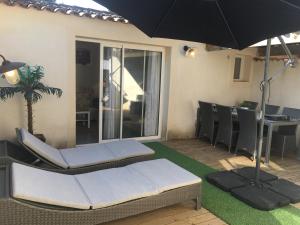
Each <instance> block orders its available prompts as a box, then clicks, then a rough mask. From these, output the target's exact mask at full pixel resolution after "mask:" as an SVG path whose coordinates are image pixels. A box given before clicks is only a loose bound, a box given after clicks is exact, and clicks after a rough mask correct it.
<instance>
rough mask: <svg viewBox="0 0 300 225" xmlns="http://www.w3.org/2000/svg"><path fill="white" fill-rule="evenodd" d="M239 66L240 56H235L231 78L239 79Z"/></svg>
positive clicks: (240, 64) (240, 65)
mask: <svg viewBox="0 0 300 225" xmlns="http://www.w3.org/2000/svg"><path fill="white" fill-rule="evenodd" d="M241 67H242V58H241V57H235V59H234V71H233V79H234V80H240V79H241Z"/></svg>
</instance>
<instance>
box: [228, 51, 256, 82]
mask: <svg viewBox="0 0 300 225" xmlns="http://www.w3.org/2000/svg"><path fill="white" fill-rule="evenodd" d="M251 66H252V58H251V57H250V56H243V55H237V56H234V58H233V66H232V68H233V69H232V74H233V81H235V82H248V81H249V78H250V73H251Z"/></svg>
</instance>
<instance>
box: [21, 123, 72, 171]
mask: <svg viewBox="0 0 300 225" xmlns="http://www.w3.org/2000/svg"><path fill="white" fill-rule="evenodd" d="M21 135H22V141H23V143H24V144H25V145H26V146H27V147H29V148H30V149H32V150H33V151H34V152H35V153H37V154H39V155H40V156H42V157H43V158H45V159H47V160H48V161H49V162H51V163H53V164H56V165H58V166H60V167H62V168H65V169H67V168H68V167H69V165H68V164H67V163H66V162H65V160H64V159H63V157H62V155H61V154H60V151H59V150H58V149H56V148H53V147H52V146H50V145H48V144H46V143H44V142H42V141H41V140H40V139H38V138H36V137H35V136H33V135H32V134H30V133H29V132H28V131H27V130H25V129H23V128H22V129H21Z"/></svg>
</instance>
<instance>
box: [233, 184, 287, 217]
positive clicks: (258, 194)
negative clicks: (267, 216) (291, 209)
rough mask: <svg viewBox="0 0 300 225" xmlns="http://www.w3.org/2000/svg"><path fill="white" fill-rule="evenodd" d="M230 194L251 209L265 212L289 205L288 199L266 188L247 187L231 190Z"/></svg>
mask: <svg viewBox="0 0 300 225" xmlns="http://www.w3.org/2000/svg"><path fill="white" fill-rule="evenodd" d="M231 194H232V195H233V196H234V197H236V198H237V199H239V200H241V201H243V202H245V203H246V204H248V205H250V206H252V207H253V208H256V209H260V210H265V211H268V210H273V209H276V208H279V207H283V206H287V205H288V204H290V200H289V199H288V198H286V197H284V196H282V195H280V194H277V193H276V192H273V191H271V190H269V189H268V188H265V187H258V186H256V185H247V186H245V187H241V188H236V189H233V190H232V191H231Z"/></svg>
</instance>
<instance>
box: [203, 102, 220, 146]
mask: <svg viewBox="0 0 300 225" xmlns="http://www.w3.org/2000/svg"><path fill="white" fill-rule="evenodd" d="M199 106H200V121H201V126H200V130H199V137H206V138H208V139H209V141H210V143H211V144H213V141H214V135H215V129H216V126H215V116H214V110H213V104H212V103H208V102H201V101H199Z"/></svg>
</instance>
